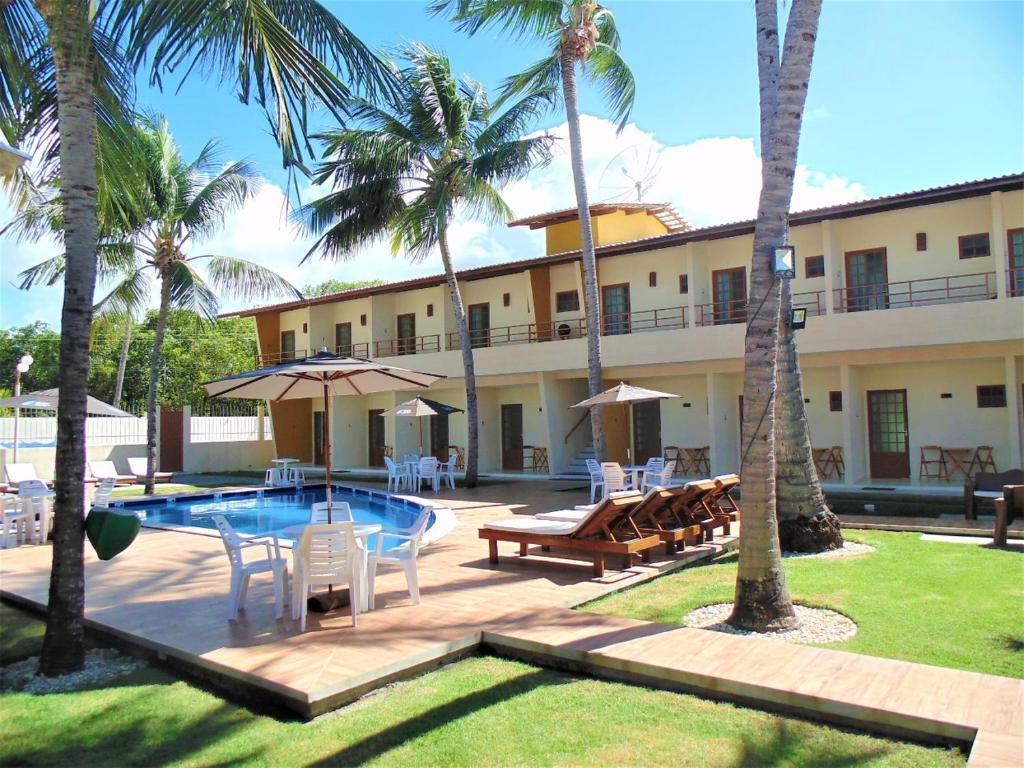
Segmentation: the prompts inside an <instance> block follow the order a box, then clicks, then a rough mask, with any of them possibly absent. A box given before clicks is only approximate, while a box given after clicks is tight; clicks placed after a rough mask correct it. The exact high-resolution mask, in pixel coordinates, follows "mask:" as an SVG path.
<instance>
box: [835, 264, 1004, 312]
mask: <svg viewBox="0 0 1024 768" xmlns="http://www.w3.org/2000/svg"><path fill="white" fill-rule="evenodd" d="M834 293H835V311H836V312H866V311H871V310H876V309H900V308H903V307H921V306H927V305H930V304H951V303H959V302H966V301H984V300H986V299H994V298H996V295H997V292H996V274H995V272H977V273H974V274H970V275H948V276H946V277H927V278H922V279H920V280H900V281H897V282H893V283H872V284H869V285H859V286H856V287H853V288H850V287H847V288H836V289H835V291H834Z"/></svg>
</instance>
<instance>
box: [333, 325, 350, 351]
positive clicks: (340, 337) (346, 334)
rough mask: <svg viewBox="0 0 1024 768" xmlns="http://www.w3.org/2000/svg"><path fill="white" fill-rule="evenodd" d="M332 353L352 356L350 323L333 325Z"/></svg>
mask: <svg viewBox="0 0 1024 768" xmlns="http://www.w3.org/2000/svg"><path fill="white" fill-rule="evenodd" d="M334 353H335V354H336V355H340V356H341V357H351V356H352V323H338V324H337V325H335V326H334Z"/></svg>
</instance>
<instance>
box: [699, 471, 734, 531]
mask: <svg viewBox="0 0 1024 768" xmlns="http://www.w3.org/2000/svg"><path fill="white" fill-rule="evenodd" d="M710 482H712V483H713V484H714V488H713V489H712V490H711V492H710V493H709V494H708V495H707V496H705V497H704V499H703V500H702V503H703V505H704V508H705V509H706V510H707V512H708V514H709V515H710V516H711V521H710V522H709V523H708V524H706V525H705V526H704V536H705V539H706V540H707V541H712V540H713V539H714V530H715V528H721V529H722V533H724V534H725V535H726V536H728V535H729V534H730V533H731V532H732V523H735V522H736V521H737V520H739V518H740V508H739V506H738V505H737V504H736V501H735V500H734V499H733V498H732V496H731V495H730V493H729V492H730V491H732V490H733V489H734V488H736V487H737V486H738V485H739V484H740V478H739V476H738V475H720V476H718V477H716V478H714V479H713V480H711V481H710Z"/></svg>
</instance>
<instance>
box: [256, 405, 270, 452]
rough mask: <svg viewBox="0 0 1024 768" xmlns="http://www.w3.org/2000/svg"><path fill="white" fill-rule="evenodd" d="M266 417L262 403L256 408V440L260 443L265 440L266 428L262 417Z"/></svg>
mask: <svg viewBox="0 0 1024 768" xmlns="http://www.w3.org/2000/svg"><path fill="white" fill-rule="evenodd" d="M265 415H266V409H265V408H264V405H263V403H260V404H259V405H257V406H256V439H257V440H259V441H260V442H261V443H262V442H263V441H264V440H266V439H267V433H266V427H265V424H266V422H265V420H264V416H265Z"/></svg>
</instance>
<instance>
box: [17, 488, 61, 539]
mask: <svg viewBox="0 0 1024 768" xmlns="http://www.w3.org/2000/svg"><path fill="white" fill-rule="evenodd" d="M49 496H50V489H49V488H48V487H47V485H46V481H45V480H22V481H21V482H20V483H18V498H19V499H21V503H22V506H23V507H24V509H25V512H26V513H28V532H29V536H30V537H31V539H32V543H34V544H45V543H46V537H47V536H49V535H50V529H51V528H52V527H53V519H52V516H51V515H50V498H49ZM37 520H38V521H39V522H38V525H37V524H36V521H37Z"/></svg>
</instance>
